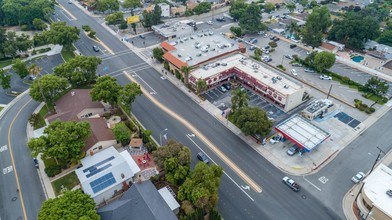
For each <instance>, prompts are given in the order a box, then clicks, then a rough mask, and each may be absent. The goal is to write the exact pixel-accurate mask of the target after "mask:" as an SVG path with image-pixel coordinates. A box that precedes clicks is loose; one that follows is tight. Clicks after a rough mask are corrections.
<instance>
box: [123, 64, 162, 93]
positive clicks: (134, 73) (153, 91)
mask: <svg viewBox="0 0 392 220" xmlns="http://www.w3.org/2000/svg"><path fill="white" fill-rule="evenodd" d="M131 72H132V73H133V74H132V75H135V76H136V77H138V78H139V79H140V80H141V81H142V82H143V83H144V84H146V85H147V86H148V87H149V88H150V89H151V90H152V92H150V94H151V95H155V94H157V92H156V91H155V90H154V89H153V88H152V87H151V86H150V85H149V84H148V83H147V82H146V81H144V79H143V78H142V77H140V76H139V75H138V74H137V73H136V72H135V71H134V70H131ZM127 73H128V72H127Z"/></svg>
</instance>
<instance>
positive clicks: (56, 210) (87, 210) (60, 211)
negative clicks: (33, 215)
mask: <svg viewBox="0 0 392 220" xmlns="http://www.w3.org/2000/svg"><path fill="white" fill-rule="evenodd" d="M94 208H95V202H94V200H93V199H92V198H91V197H90V195H88V194H85V193H83V192H82V191H81V190H80V189H77V190H72V191H71V189H69V190H67V191H65V192H64V195H63V196H60V197H57V198H54V199H48V200H47V201H45V202H44V203H43V204H42V207H41V209H40V210H39V214H38V220H44V219H80V220H82V219H85V220H87V219H89V220H99V219H100V217H99V215H98V214H97V211H96V210H95V209H94Z"/></svg>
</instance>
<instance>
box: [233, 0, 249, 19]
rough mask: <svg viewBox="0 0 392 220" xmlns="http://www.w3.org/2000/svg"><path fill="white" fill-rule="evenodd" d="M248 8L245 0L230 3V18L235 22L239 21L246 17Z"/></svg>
mask: <svg viewBox="0 0 392 220" xmlns="http://www.w3.org/2000/svg"><path fill="white" fill-rule="evenodd" d="M247 7H248V4H246V3H245V1H243V0H234V1H230V9H229V13H230V16H231V17H232V18H233V19H234V20H236V21H238V20H239V19H240V18H242V17H243V16H244V14H245V11H246V8H247Z"/></svg>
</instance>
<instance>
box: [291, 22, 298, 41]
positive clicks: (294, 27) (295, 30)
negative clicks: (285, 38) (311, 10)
mask: <svg viewBox="0 0 392 220" xmlns="http://www.w3.org/2000/svg"><path fill="white" fill-rule="evenodd" d="M298 27H299V26H298V24H297V23H295V22H294V21H292V22H291V23H290V25H289V31H290V37H291V34H293V33H297V31H298Z"/></svg>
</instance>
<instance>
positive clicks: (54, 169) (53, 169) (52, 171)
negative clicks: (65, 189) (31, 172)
mask: <svg viewBox="0 0 392 220" xmlns="http://www.w3.org/2000/svg"><path fill="white" fill-rule="evenodd" d="M45 173H46V175H48V177H54V176H56V175H57V174H59V173H61V167H60V166H50V167H46V168H45Z"/></svg>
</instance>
